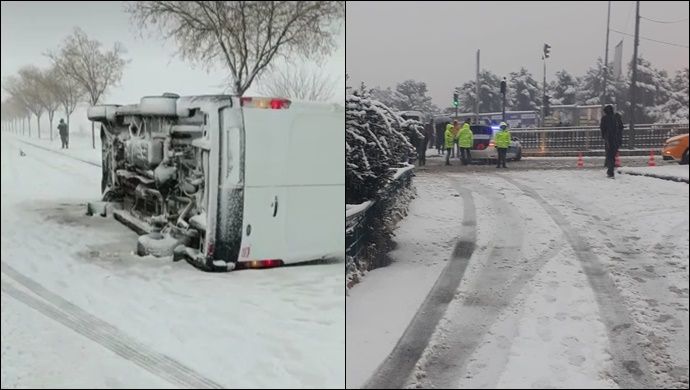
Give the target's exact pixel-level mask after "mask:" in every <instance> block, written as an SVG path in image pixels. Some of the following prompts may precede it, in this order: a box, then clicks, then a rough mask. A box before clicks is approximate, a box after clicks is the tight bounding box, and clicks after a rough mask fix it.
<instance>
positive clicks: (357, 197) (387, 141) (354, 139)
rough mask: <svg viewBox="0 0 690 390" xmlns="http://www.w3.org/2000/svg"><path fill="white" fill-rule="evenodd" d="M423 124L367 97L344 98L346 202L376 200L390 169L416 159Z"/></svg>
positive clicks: (389, 173)
mask: <svg viewBox="0 0 690 390" xmlns="http://www.w3.org/2000/svg"><path fill="white" fill-rule="evenodd" d="M421 137H422V133H421V124H420V123H419V122H416V121H406V120H404V119H402V118H401V117H400V116H398V115H397V114H396V113H395V112H394V111H393V110H392V109H390V108H389V107H387V106H385V105H384V104H382V103H381V102H379V101H377V100H373V99H370V98H368V97H361V96H355V95H348V96H347V97H346V99H345V153H346V163H345V183H346V184H345V192H346V198H345V202H346V203H348V204H358V203H362V202H364V201H367V200H375V199H376V198H377V194H378V192H379V191H380V190H381V189H382V188H384V187H385V186H386V184H387V183H388V182H389V181H390V179H391V170H390V168H396V167H398V166H400V164H403V163H407V162H408V161H410V160H411V159H414V158H416V151H415V148H414V147H413V145H416V144H417V143H418V142H419V140H420V139H421Z"/></svg>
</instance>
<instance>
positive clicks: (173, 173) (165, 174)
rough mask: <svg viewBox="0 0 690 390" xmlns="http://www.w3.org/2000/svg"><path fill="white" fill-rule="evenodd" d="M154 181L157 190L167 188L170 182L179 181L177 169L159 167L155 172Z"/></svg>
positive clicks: (167, 166) (166, 166)
mask: <svg viewBox="0 0 690 390" xmlns="http://www.w3.org/2000/svg"><path fill="white" fill-rule="evenodd" d="M153 179H154V180H155V182H156V188H159V189H160V188H164V187H167V186H168V185H169V184H170V182H172V181H173V180H175V179H177V168H175V167H173V166H169V165H163V164H161V165H158V166H157V167H156V169H154V170H153Z"/></svg>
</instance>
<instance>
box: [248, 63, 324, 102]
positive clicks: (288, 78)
mask: <svg viewBox="0 0 690 390" xmlns="http://www.w3.org/2000/svg"><path fill="white" fill-rule="evenodd" d="M335 83H336V80H335V79H334V78H333V77H329V76H328V75H326V74H325V73H324V72H323V71H322V70H321V69H320V68H317V69H315V70H309V69H307V68H306V67H305V66H301V67H295V66H292V65H288V66H286V67H283V68H280V69H279V70H277V71H275V72H272V73H271V74H270V75H269V76H268V77H266V78H264V79H263V80H261V81H260V82H259V91H260V92H261V93H262V94H264V95H270V96H281V97H289V98H291V99H297V100H311V101H327V100H328V99H330V98H332V97H333V93H334V89H335Z"/></svg>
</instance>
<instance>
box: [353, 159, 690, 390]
mask: <svg viewBox="0 0 690 390" xmlns="http://www.w3.org/2000/svg"><path fill="white" fill-rule="evenodd" d="M657 168H664V167H657ZM651 169H653V168H651ZM685 169H686V170H687V167H685ZM414 183H415V186H416V188H417V192H418V194H419V196H418V198H417V199H415V200H414V201H413V202H412V204H411V212H410V214H409V216H408V217H407V218H406V219H405V220H403V221H402V222H401V224H400V227H399V229H398V234H397V237H396V242H397V244H398V249H397V250H396V251H395V252H393V253H392V254H391V256H392V257H393V259H394V260H395V262H394V263H393V264H392V265H391V266H389V267H387V268H382V269H377V270H375V271H373V272H371V273H369V274H368V275H367V277H366V278H364V280H363V281H362V282H361V283H360V284H359V285H357V286H355V287H354V288H352V289H351V290H350V296H349V297H348V298H347V303H346V307H347V320H346V321H347V325H346V328H347V334H348V339H347V351H348V355H347V363H348V367H347V378H346V379H347V386H348V388H360V387H363V386H365V387H374V386H385V385H390V384H395V385H396V386H404V387H413V388H414V387H426V388H428V387H432V386H433V387H436V388H495V387H500V388H506V387H511V388H578V387H580V388H618V387H647V386H651V387H664V388H687V387H688V329H689V326H688V254H689V250H688V225H689V214H690V211H689V207H690V202H689V199H688V198H689V195H688V187H687V184H685V183H677V182H672V181H666V180H661V179H656V178H650V177H642V176H629V175H620V176H617V177H616V180H609V179H606V178H605V177H604V175H603V174H602V172H598V171H595V170H569V171H564V170H552V171H549V170H535V171H520V172H516V171H502V172H501V173H500V174H496V173H495V172H491V173H486V172H485V173H477V172H469V173H454V172H449V173H439V172H423V171H421V172H418V173H417V177H416V178H415V179H414ZM463 192H464V193H470V194H471V197H470V198H468V197H467V196H466V195H464V196H460V195H462V194H463ZM468 203H469V204H468ZM468 206H470V207H468ZM468 211H469V212H470V213H472V214H474V215H470V216H468V215H467V214H468ZM460 225H463V226H462V227H461V226H460ZM429 228H432V229H433V230H429ZM463 228H464V229H463ZM468 228H471V230H468ZM469 231H472V232H474V234H476V237H469V234H468V232H469ZM458 240H459V243H458V244H462V243H463V241H471V244H472V245H469V246H467V247H469V248H472V249H473V251H471V256H467V257H463V256H462V254H461V255H458V248H459V247H462V245H458V244H455V241H458ZM454 247H455V249H454ZM463 261H464V262H465V264H463V266H462V267H461V268H457V266H455V267H456V268H451V267H453V266H454V264H461V263H462V262H463ZM446 269H452V270H453V272H454V273H455V274H454V275H448V272H447V271H446ZM457 269H460V270H461V272H459V273H458V272H457ZM460 278H461V280H459V287H457V288H456V287H450V288H449V287H447V286H448V285H449V284H448V283H447V281H448V280H450V279H460ZM437 279H438V281H437ZM435 283H436V284H435ZM444 289H445V290H448V291H443V290H444ZM443 294H445V295H443ZM441 296H446V297H448V299H447V300H446V301H442V300H439V299H438V298H437V297H441ZM430 297H431V298H430ZM440 308H442V309H443V310H442V315H439V319H438V321H437V323H435V324H430V321H429V318H430V317H432V315H433V313H434V312H435V311H437V310H440ZM419 339H422V340H423V342H419ZM410 356H415V357H417V356H418V359H417V358H415V359H414V361H413V364H409V360H410V359H411V358H410ZM404 366H409V370H407V371H406V372H403V371H402V370H400V367H404Z"/></svg>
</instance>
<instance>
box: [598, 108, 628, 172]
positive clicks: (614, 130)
mask: <svg viewBox="0 0 690 390" xmlns="http://www.w3.org/2000/svg"><path fill="white" fill-rule="evenodd" d="M599 129H600V130H601V138H603V139H604V143H605V149H606V176H608V177H610V178H612V179H613V177H614V168H615V158H616V153H618V148H620V146H621V144H622V143H623V142H622V141H623V120H622V118H621V116H620V114H614V112H613V106H611V105H607V106H606V107H604V116H603V117H602V118H601V124H600V125H599Z"/></svg>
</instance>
